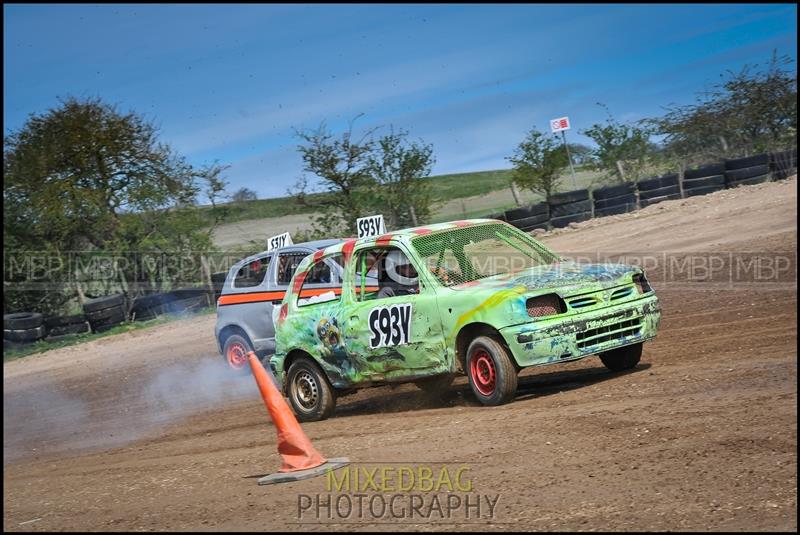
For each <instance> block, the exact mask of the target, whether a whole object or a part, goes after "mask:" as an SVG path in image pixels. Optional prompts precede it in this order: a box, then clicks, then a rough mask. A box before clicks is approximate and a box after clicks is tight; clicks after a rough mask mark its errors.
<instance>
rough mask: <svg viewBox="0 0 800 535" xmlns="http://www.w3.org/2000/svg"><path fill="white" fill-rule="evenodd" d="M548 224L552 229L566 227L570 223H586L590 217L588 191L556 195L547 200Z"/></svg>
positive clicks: (581, 190)
mask: <svg viewBox="0 0 800 535" xmlns="http://www.w3.org/2000/svg"><path fill="white" fill-rule="evenodd" d="M548 202H549V203H550V224H551V225H552V226H553V227H554V228H562V227H566V226H567V225H569V224H570V223H578V222H580V221H586V220H587V219H591V217H592V200H591V199H590V198H589V190H588V189H579V190H575V191H568V192H566V193H556V194H555V195H551V196H550V198H549V199H548Z"/></svg>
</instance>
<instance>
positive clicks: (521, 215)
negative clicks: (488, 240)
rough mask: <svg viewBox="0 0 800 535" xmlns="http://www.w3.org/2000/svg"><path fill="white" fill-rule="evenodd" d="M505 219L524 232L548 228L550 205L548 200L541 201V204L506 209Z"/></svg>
mask: <svg viewBox="0 0 800 535" xmlns="http://www.w3.org/2000/svg"><path fill="white" fill-rule="evenodd" d="M504 219H505V221H507V222H508V223H509V224H511V225H514V226H515V227H517V228H518V229H520V230H522V231H524V232H530V231H532V230H535V229H547V224H548V222H549V221H550V206H549V205H548V204H547V203H546V202H540V203H539V204H532V205H530V206H524V207H522V208H515V209H513V210H508V211H506V212H505V214H504Z"/></svg>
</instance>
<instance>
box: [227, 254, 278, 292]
mask: <svg viewBox="0 0 800 535" xmlns="http://www.w3.org/2000/svg"><path fill="white" fill-rule="evenodd" d="M270 258H271V257H269V256H263V257H261V258H257V259H255V260H252V261H250V262H247V263H246V264H245V265H243V266H242V267H241V268H239V271H237V272H236V276H235V277H234V279H233V287H234V288H253V287H255V286H260V285H261V283H262V282H264V277H266V276H267V271H268V268H269V261H270Z"/></svg>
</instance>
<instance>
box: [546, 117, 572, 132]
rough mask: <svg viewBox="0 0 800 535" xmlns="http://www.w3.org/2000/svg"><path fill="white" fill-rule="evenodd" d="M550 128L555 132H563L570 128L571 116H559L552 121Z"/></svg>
mask: <svg viewBox="0 0 800 535" xmlns="http://www.w3.org/2000/svg"><path fill="white" fill-rule="evenodd" d="M550 130H552V132H553V133H554V134H555V133H556V132H563V131H564V130H569V117H559V118H558V119H553V120H552V121H550Z"/></svg>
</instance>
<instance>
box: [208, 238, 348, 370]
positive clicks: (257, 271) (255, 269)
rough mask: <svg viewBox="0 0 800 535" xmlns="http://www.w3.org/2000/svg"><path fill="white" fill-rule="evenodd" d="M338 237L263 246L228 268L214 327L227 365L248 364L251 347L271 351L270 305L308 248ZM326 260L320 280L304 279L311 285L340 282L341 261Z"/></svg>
mask: <svg viewBox="0 0 800 535" xmlns="http://www.w3.org/2000/svg"><path fill="white" fill-rule="evenodd" d="M341 241H342V240H337V239H330V240H318V241H311V242H305V243H299V244H297V245H290V246H288V247H282V248H280V249H275V250H272V251H269V252H267V251H264V252H261V253H258V254H255V255H252V256H249V257H247V258H245V259H243V260H240V261H239V262H237V263H236V265H234V266H233V267H232V268H231V269H230V271H229V272H228V276H227V277H226V279H225V284H224V285H223V287H222V292H221V294H220V297H219V299H218V300H217V325H216V328H215V329H214V334H215V335H216V338H217V344H218V346H219V350H220V353H222V356H223V357H224V358H225V361H226V362H227V363H228V366H230V367H231V368H232V369H234V370H237V371H239V370H244V369H246V367H247V353H248V351H251V350H253V351H255V352H256V354H257V355H258V356H259V357H260V358H261V359H262V360H263V359H264V358H266V357H268V356H269V355H272V354H273V353H274V352H275V329H274V324H273V319H272V318H273V310H275V311H277V310H278V309H279V308H280V303H281V301H282V300H283V296H284V295H285V294H286V290H287V289H288V287H289V282H290V281H291V280H292V276H293V275H294V272H295V270H296V269H297V266H298V265H299V264H300V261H301V260H303V258H305V257H306V256H308V255H309V254H312V253H314V252H316V251H318V250H321V249H324V248H326V247H328V246H330V245H333V244H336V243H339V242H341ZM328 263H329V267H330V269H329V270H324V271H320V272H319V274H318V276H317V279H318V280H313V279H312V280H308V281H306V282H307V284H308V285H309V286H308V287H309V288H316V289H324V288H329V287H336V286H337V285H338V288H341V269H342V268H341V266H340V265H338V264H336V263H335V262H333V261H329V262H328ZM312 276H313V274H312ZM331 279H333V280H331Z"/></svg>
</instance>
